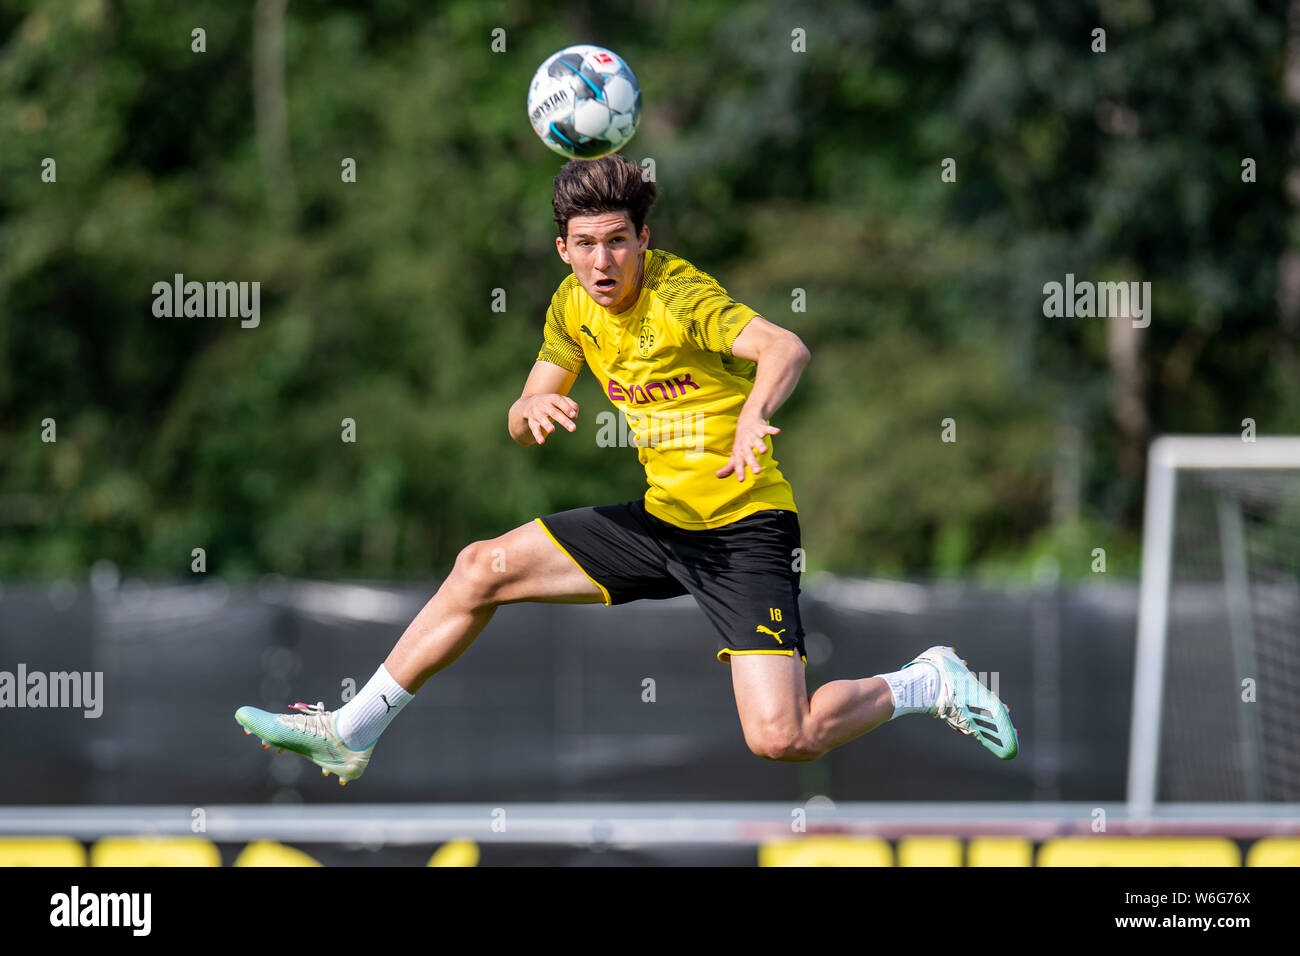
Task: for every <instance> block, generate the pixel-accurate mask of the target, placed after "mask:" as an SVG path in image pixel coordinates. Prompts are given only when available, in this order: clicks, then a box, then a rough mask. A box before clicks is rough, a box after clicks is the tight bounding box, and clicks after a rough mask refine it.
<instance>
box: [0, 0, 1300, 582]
mask: <svg viewBox="0 0 1300 956" xmlns="http://www.w3.org/2000/svg"><path fill="white" fill-rule="evenodd" d="M254 6H255V5H254V4H242V3H229V2H218V0H196V2H186V3H182V4H175V3H170V2H164V0H120V2H108V0H48V2H42V3H17V2H13V0H0V356H3V361H2V362H0V574H3V575H5V576H29V575H30V576H51V575H53V576H59V575H62V576H75V577H81V576H83V575H84V574H85V573H86V570H87V568H88V567H89V566H90V565H91V564H92V563H93V562H94V561H96V560H100V559H108V560H111V561H114V562H116V563H117V564H118V565H119V566H121V567H122V568H123V570H124V571H125V572H128V573H135V574H146V575H151V576H182V575H186V574H188V572H189V562H190V552H191V549H192V548H195V547H203V548H205V549H206V550H207V554H208V560H209V564H208V569H209V571H213V572H217V573H222V574H229V575H235V576H242V575H257V574H262V573H267V572H278V573H283V574H293V575H300V574H310V575H321V576H351V577H395V576H396V577H423V576H428V575H432V574H441V573H443V572H444V571H445V570H446V568H447V567H448V566H449V564H450V562H451V561H452V559H453V558H454V556H455V554H456V552H457V551H458V550H459V548H460V547H462V546H463V545H464V544H465V543H467V542H469V541H470V540H473V539H475V538H481V537H487V536H492V535H495V534H499V533H501V532H503V531H505V530H507V529H508V528H510V527H513V526H515V525H518V524H520V523H523V522H524V521H527V520H528V519H530V518H531V517H533V516H534V515H537V514H545V513H547V512H550V511H555V510H561V509H565V508H570V507H578V506H582V505H588V504H596V503H603V502H609V501H621V500H629V499H631V498H634V497H636V496H637V495H639V494H640V493H641V490H642V488H643V483H644V479H643V477H642V475H641V472H640V469H639V467H638V466H637V463H636V455H635V453H634V451H633V450H631V449H607V448H601V447H598V446H597V444H596V441H595V434H596V413H597V412H599V411H602V410H604V409H605V408H607V407H608V405H607V404H606V403H605V402H604V400H603V398H602V397H601V396H600V395H599V393H598V392H597V390H596V389H595V388H594V383H593V380H592V378H591V376H590V375H587V374H584V376H583V377H582V378H581V379H580V380H579V384H578V386H577V387H576V390H575V398H576V399H577V400H578V401H579V403H580V405H581V407H582V421H583V425H582V427H581V428H580V432H579V434H578V435H576V436H573V437H570V436H565V440H562V441H557V442H555V443H554V444H552V445H548V446H547V447H545V448H544V449H537V448H531V449H521V448H519V447H518V446H516V445H515V444H514V443H513V442H512V441H511V440H510V439H509V437H508V435H507V434H506V428H505V414H506V409H507V408H508V406H509V405H510V403H511V402H512V401H513V400H514V399H515V398H516V397H517V396H518V394H519V390H520V387H521V385H522V383H523V380H524V377H525V376H526V374H527V372H528V370H529V368H530V365H531V362H532V360H533V358H534V356H535V355H536V351H537V348H538V346H539V343H540V335H541V325H542V316H543V310H544V308H545V306H546V304H547V302H548V301H549V297H550V295H551V293H552V291H553V290H554V288H555V286H556V284H557V283H558V282H559V281H560V280H561V278H563V276H564V274H565V266H564V265H563V263H562V262H560V260H559V259H558V257H556V255H555V253H554V251H553V243H554V227H553V224H552V222H551V218H550V181H551V178H552V177H553V176H554V174H555V172H556V171H557V169H558V166H559V161H558V158H557V157H555V156H554V155H553V154H551V153H549V152H547V151H546V150H545V149H544V148H543V147H542V146H541V145H540V144H539V143H538V142H537V140H536V138H535V137H534V136H533V133H532V131H531V129H530V128H529V126H528V123H527V121H526V118H525V115H524V108H523V100H524V94H525V91H526V89H527V84H528V81H529V79H530V78H531V76H532V73H533V71H534V70H535V68H536V67H537V65H538V64H539V63H540V62H541V61H542V60H543V59H544V58H545V57H546V55H548V54H549V53H551V52H553V51H554V50H556V49H559V48H560V47H563V46H566V45H569V44H571V43H575V42H595V43H600V44H602V45H605V46H609V47H611V48H613V49H615V50H617V51H619V52H620V53H621V54H622V55H623V56H624V57H625V58H626V59H627V60H628V62H629V63H630V64H631V65H632V67H633V69H634V70H635V71H636V73H637V75H638V77H639V79H640V81H641V85H642V89H643V95H644V102H645V114H644V118H643V122H642V127H641V129H640V131H639V132H638V134H637V136H636V138H635V139H634V140H633V141H632V143H631V144H630V145H629V146H628V148H627V150H626V154H627V155H628V156H629V157H630V158H632V159H634V160H636V161H640V160H642V159H643V158H644V157H653V158H654V160H655V163H656V174H657V179H658V181H659V185H660V188H661V191H662V199H661V201H660V204H659V206H658V207H657V208H656V210H655V211H654V212H653V213H652V215H651V220H650V223H651V228H652V232H653V236H652V244H653V245H656V246H659V247H662V248H666V249H669V250H671V251H673V252H675V253H677V254H679V255H682V256H685V257H686V258H688V259H690V260H692V261H693V262H695V263H696V264H697V265H699V266H700V267H701V268H704V269H706V270H708V271H710V272H712V273H714V274H715V275H716V276H717V277H718V278H719V280H720V281H721V282H722V283H723V285H724V286H726V287H727V288H728V289H729V290H730V291H731V293H732V294H733V295H734V296H735V297H736V298H737V299H739V300H741V301H743V302H746V303H748V304H750V305H752V306H754V307H755V308H756V309H757V310H758V311H760V312H761V313H762V314H764V315H766V316H767V317H769V318H771V319H772V320H773V321H775V322H777V323H779V324H783V325H787V326H788V327H790V328H793V329H794V330H796V331H797V332H798V333H799V335H800V336H802V337H803V339H804V340H805V341H806V342H807V343H808V345H809V347H810V348H811V350H812V352H813V356H814V357H813V362H812V364H811V365H810V366H809V368H808V370H807V372H806V373H805V376H804V379H803V381H802V383H801V385H800V387H799V389H798V390H797V391H796V393H795V395H794V396H793V397H792V398H791V400H790V402H789V403H788V404H787V406H786V407H785V408H784V409H783V410H782V411H781V412H780V413H779V415H778V417H777V424H779V425H780V426H781V427H782V429H783V433H782V435H781V437H780V438H779V439H778V440H777V442H776V445H777V452H778V457H779V458H780V460H781V464H782V468H783V469H784V470H785V472H786V473H787V475H788V476H789V477H790V479H791V481H792V483H793V485H794V488H795V494H796V500H797V501H798V502H799V504H800V507H801V509H802V511H801V517H802V523H803V528H804V535H805V545H806V547H807V548H808V551H809V564H810V568H829V569H833V570H839V571H846V572H872V573H883V574H941V575H948V574H953V575H955V574H976V575H982V576H984V577H990V576H993V577H1001V578H1006V577H1010V578H1016V577H1020V578H1028V577H1030V576H1032V575H1034V574H1036V573H1038V572H1039V570H1041V568H1042V567H1043V562H1044V561H1045V560H1046V561H1048V562H1049V563H1050V564H1051V566H1052V567H1055V568H1059V571H1060V573H1061V574H1063V575H1066V576H1086V575H1087V574H1088V567H1089V561H1090V557H1089V555H1090V551H1091V549H1092V548H1095V547H1105V548H1107V549H1108V552H1109V553H1110V555H1111V558H1110V561H1109V570H1110V571H1111V572H1112V573H1114V572H1119V573H1125V572H1131V571H1132V570H1133V568H1134V567H1135V559H1136V554H1137V549H1136V542H1137V539H1138V534H1139V518H1140V504H1141V477H1142V476H1141V472H1140V469H1138V470H1136V471H1135V470H1134V468H1133V467H1132V465H1131V463H1130V464H1128V465H1125V464H1124V462H1123V457H1122V447H1121V446H1122V441H1121V439H1120V436H1119V434H1118V432H1117V427H1116V424H1115V421H1114V418H1113V404H1114V400H1115V394H1114V391H1115V384H1114V382H1113V373H1112V370H1111V363H1110V360H1109V359H1108V353H1107V341H1106V335H1105V322H1104V320H1101V319H1045V318H1044V317H1043V315H1042V286H1043V284H1044V283H1045V282H1048V281H1054V280H1055V281H1060V280H1062V279H1063V277H1064V275H1065V274H1066V273H1067V272H1073V273H1074V274H1075V275H1076V276H1078V277H1079V278H1081V279H1094V280H1096V279H1102V278H1108V277H1121V278H1125V279H1130V280H1139V281H1140V280H1149V281H1151V282H1152V283H1153V287H1154V290H1155V291H1154V297H1155V303H1154V310H1155V311H1154V321H1153V323H1152V325H1151V327H1150V328H1149V329H1147V330H1145V331H1144V332H1142V333H1141V343H1140V348H1141V351H1140V362H1141V369H1142V372H1143V393H1142V394H1143V399H1144V401H1145V403H1146V407H1147V411H1148V414H1149V416H1150V423H1151V431H1153V432H1236V431H1238V430H1239V429H1240V422H1241V419H1242V418H1243V417H1247V416H1249V417H1253V418H1255V419H1256V421H1257V422H1258V427H1259V431H1260V434H1270V433H1280V432H1287V431H1295V430H1296V429H1297V428H1298V427H1300V383H1298V382H1297V381H1296V380H1295V376H1291V375H1287V374H1285V373H1284V370H1286V369H1295V368H1296V367H1297V366H1296V364H1295V358H1296V354H1295V353H1296V337H1295V331H1294V330H1290V331H1288V330H1286V329H1284V328H1282V326H1281V324H1280V323H1279V321H1278V318H1277V305H1276V299H1277V293H1276V288H1277V264H1278V260H1279V258H1280V256H1281V255H1282V254H1283V252H1284V251H1285V250H1286V248H1287V245H1288V238H1289V233H1288V229H1289V226H1290V224H1291V213H1290V212H1289V210H1288V205H1287V202H1286V198H1285V190H1284V181H1285V178H1286V176H1287V174H1288V172H1289V163H1290V162H1291V152H1290V144H1291V142H1292V140H1293V137H1294V135H1295V132H1296V127H1295V117H1294V116H1293V114H1292V112H1291V111H1290V109H1289V108H1288V107H1287V104H1286V103H1285V101H1284V99H1283V92H1282V69H1283V65H1284V50H1285V45H1286V27H1285V5H1284V4H1282V3H1280V2H1274V3H1265V2H1244V0H1224V2H1221V3H1217V4H1209V5H1199V4H1198V5H1192V6H1191V7H1189V8H1183V7H1180V6H1178V5H1174V4H1156V3H1148V2H1142V0H1131V2H1130V0H1125V2H1114V3H1111V2H1108V3H1104V4H1102V5H1101V7H1100V9H1098V8H1097V7H1096V6H1094V5H1091V4H1084V5H1077V6H1076V5H1072V4H1033V3H1027V2H1017V0H1011V2H1005V3H1004V2H998V3H994V2H968V0H932V2H924V3H923V2H919V0H902V2H897V3H891V4H870V5H860V4H853V3H843V4H833V3H812V4H806V3H798V4H795V3H782V2H776V0H773V2H755V3H749V4H741V5H736V4H732V3H728V2H722V0H694V2H692V3H690V4H671V5H670V4H669V3H668V2H667V0H642V2H631V3H626V4H621V5H617V6H614V7H611V6H610V5H609V4H606V3H602V4H595V3H572V4H567V5H565V6H563V7H562V8H557V7H556V6H555V5H553V4H550V3H538V2H523V0H519V2H509V0H488V2H483V0H451V2H445V3H441V4H430V3H428V2H415V0H382V2H381V0H375V2H370V3H358V4H352V5H347V4H338V3H331V2H324V0H317V2H306V0H292V2H290V3H289V5H288V12H287V19H286V24H285V60H286V70H285V84H286V90H287V101H288V130H287V133H288V143H289V154H290V159H291V164H292V165H291V168H292V174H293V182H292V189H290V184H288V183H284V182H277V181H274V180H273V178H272V176H271V174H269V173H268V172H267V169H268V168H273V167H267V166H264V164H263V161H262V155H261V153H260V151H259V144H258V139H257V135H256V134H257V123H256V118H255V99H254V93H253V75H254V67H253V56H254V44H253V34H254V15H253V9H254ZM1096 26H1102V27H1104V28H1105V29H1106V30H1107V45H1108V51H1107V52H1106V53H1104V54H1097V53H1093V52H1092V51H1091V49H1090V44H1091V31H1092V30H1093V29H1094V27H1096ZM196 27H202V28H203V29H204V30H205V31H206V43H207V51H206V52H205V53H195V52H191V48H190V46H191V31H192V30H193V29H194V28H196ZM497 27H501V28H503V29H504V30H505V31H506V38H507V49H506V51H505V52H504V53H494V52H492V50H491V31H492V30H493V29H494V28H497ZM795 28H799V29H802V30H804V31H805V32H806V37H807V50H808V52H807V53H806V54H799V53H794V52H792V51H791V31H792V30H793V29H795ZM1248 156H1249V157H1253V158H1255V159H1256V160H1257V162H1258V182H1256V183H1253V184H1245V183H1242V181H1241V175H1240V164H1241V160H1242V158H1243V157H1248ZM45 157H52V158H54V159H55V160H56V162H57V172H58V181H57V183H54V184H50V183H44V182H42V181H41V178H40V172H41V162H42V160H43V159H44V158H45ZM344 157H352V158H354V159H355V160H356V164H357V181H356V182H355V183H345V182H343V181H342V180H341V176H340V169H341V162H342V160H343V159H344ZM945 157H952V158H954V159H955V160H956V162H957V167H956V168H957V181H956V182H955V183H944V182H941V180H940V175H939V174H940V163H941V162H942V160H943V159H944V158H945ZM176 273H183V274H184V275H185V277H186V278H187V279H197V280H199V281H207V280H223V281H225V280H234V281H245V280H246V281H252V280H257V281H260V282H261V291H262V300H261V307H262V320H261V324H260V326H259V327H258V328H256V329H242V328H240V326H239V322H238V320H237V319H195V318H190V319H184V318H177V319H166V318H155V317H154V316H153V314H152V311H151V307H152V302H153V294H152V291H151V289H152V286H153V284H154V283H155V282H158V281H166V280H170V278H171V277H172V276H173V275H174V274H176ZM498 288H500V289H504V290H505V293H506V296H507V309H506V311H505V312H504V313H500V312H494V311H492V309H491V301H492V295H493V290H494V289H498ZM796 288H798V289H803V290H805V293H806V297H807V310H806V311H805V312H794V311H792V307H791V303H792V301H793V300H792V290H794V289H796ZM47 417H48V418H53V419H55V420H56V422H57V429H58V431H57V436H58V440H57V442H56V443H53V444H49V443H43V442H42V441H41V440H40V434H41V427H42V426H41V422H42V420H43V419H45V418H47ZM949 417H951V418H953V419H955V420H956V422H957V441H956V442H955V443H951V444H948V443H943V442H941V441H940V440H939V434H940V427H941V426H940V422H941V420H942V419H945V418H949ZM344 418H353V419H355V420H356V422H357V441H356V443H355V444H346V443H343V442H342V441H341V440H340V433H341V424H340V423H341V421H342V419H344ZM1063 430H1071V433H1072V434H1077V435H1079V436H1081V438H1082V441H1081V443H1080V447H1081V449H1082V451H1081V453H1080V454H1079V455H1077V456H1074V457H1073V458H1070V457H1068V456H1066V457H1063V456H1062V455H1061V454H1060V449H1061V447H1062V442H1061V435H1062V434H1063V433H1064V432H1063ZM1063 470H1064V471H1063ZM1063 481H1064V483H1065V485H1070V483H1071V482H1073V486H1075V487H1077V489H1078V494H1077V496H1076V499H1077V500H1074V501H1070V502H1067V506H1066V507H1065V508H1064V510H1063V507H1062V505H1061V502H1060V501H1058V500H1057V496H1059V491H1058V490H1056V489H1059V487H1060V486H1061V485H1062V482H1063Z"/></svg>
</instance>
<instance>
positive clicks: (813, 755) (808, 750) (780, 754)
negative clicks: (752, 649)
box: [730, 654, 894, 760]
mask: <svg viewBox="0 0 1300 956" xmlns="http://www.w3.org/2000/svg"><path fill="white" fill-rule="evenodd" d="M730 662H731V684H732V687H733V688H734V690H735V693H736V709H737V710H738V711H739V713H740V726H741V728H742V730H743V731H744V733H745V743H746V744H748V745H749V749H750V750H752V751H753V752H754V753H755V754H757V755H758V756H760V757H766V758H768V759H769V760H816V759H817V758H818V757H820V756H821V755H822V754H824V753H826V751H828V750H830V749H831V748H832V747H838V746H839V745H840V744H843V743H848V742H849V741H850V740H852V739H853V738H855V737H860V736H862V735H863V734H865V733H866V732H867V731H869V730H871V729H873V728H875V727H878V726H880V725H881V724H883V723H884V722H885V721H887V720H889V718H890V717H891V716H892V715H893V712H894V701H893V695H892V692H891V691H890V689H889V684H888V683H886V682H885V680H884V678H882V677H865V678H862V679H861V680H836V681H831V682H830V683H828V684H823V685H822V686H821V687H819V688H817V691H816V693H814V694H813V696H812V699H811V700H809V699H808V689H807V685H806V684H805V682H804V663H803V661H802V660H801V659H800V658H799V657H798V656H796V655H790V656H788V657H786V656H777V655H768V654H746V655H739V654H735V655H732V656H731V658H730Z"/></svg>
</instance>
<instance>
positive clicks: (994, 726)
mask: <svg viewBox="0 0 1300 956" xmlns="http://www.w3.org/2000/svg"><path fill="white" fill-rule="evenodd" d="M918 661H925V662H926V663H927V664H931V665H933V667H934V668H935V669H936V670H937V671H938V672H939V698H938V700H937V701H936V702H935V706H934V708H933V709H932V710H931V711H929V713H930V714H932V715H933V716H935V717H938V718H939V719H940V720H943V721H945V722H946V723H947V724H948V726H949V727H951V728H952V729H953V730H956V731H957V732H959V733H963V734H965V735H966V736H967V737H974V738H975V739H976V740H978V741H979V742H980V743H981V744H983V745H984V746H985V747H986V748H987V749H988V750H990V751H992V752H993V753H994V754H996V755H997V756H998V757H1000V758H1002V759H1003V760H1010V759H1011V758H1013V757H1014V756H1015V755H1016V754H1018V753H1019V752H1020V736H1019V734H1017V733H1016V728H1015V725H1014V724H1012V723H1011V713H1010V711H1008V710H1007V707H1006V705H1005V704H1003V703H1002V701H1001V700H999V699H998V695H997V694H995V693H993V691H991V690H989V689H988V688H987V687H985V686H984V685H983V684H981V683H980V682H979V681H978V680H977V679H976V677H975V675H974V674H972V673H971V672H970V669H969V668H968V667H967V666H966V662H965V661H963V660H962V659H961V658H960V657H958V656H957V654H956V652H955V651H954V650H953V649H952V648H951V647H942V646H937V647H931V648H930V649H929V650H926V651H923V652H922V653H920V654H918V655H917V656H916V657H915V658H913V659H912V660H911V661H909V662H908V663H906V664H904V665H903V666H904V667H905V668H906V667H911V666H912V665H913V664H915V663H917V662H918Z"/></svg>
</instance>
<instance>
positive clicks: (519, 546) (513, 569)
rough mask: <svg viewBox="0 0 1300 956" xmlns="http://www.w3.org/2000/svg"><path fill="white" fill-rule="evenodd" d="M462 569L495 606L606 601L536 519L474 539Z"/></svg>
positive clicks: (462, 560)
mask: <svg viewBox="0 0 1300 956" xmlns="http://www.w3.org/2000/svg"><path fill="white" fill-rule="evenodd" d="M457 563H458V565H463V566H464V568H465V573H466V574H467V575H469V576H470V577H471V578H472V580H473V581H474V582H475V584H476V586H477V587H479V588H480V589H485V590H490V592H491V596H492V600H493V601H494V602H495V603H499V604H507V603H510V602H514V601H549V602H554V603H559V604H599V603H602V602H603V601H604V599H605V597H604V595H603V594H602V593H601V590H600V588H598V587H597V586H596V585H595V584H594V583H593V582H592V580H591V578H589V577H587V575H586V574H585V573H584V572H583V570H582V569H581V568H580V567H578V565H577V564H575V563H574V561H573V559H572V558H571V557H569V556H568V555H567V554H566V553H565V552H564V551H563V550H562V549H561V548H560V547H559V545H557V544H556V543H555V541H554V540H553V539H552V538H551V536H550V535H548V534H547V533H546V532H545V531H544V530H543V529H542V527H541V526H540V525H539V524H537V522H535V521H530V522H528V524H524V525H520V526H519V527H518V528H515V529H513V530H511V531H507V532H506V533H505V534H503V535H501V536H500V537H496V538H491V539H488V540H486V541H476V542H474V544H472V545H470V547H469V548H467V549H466V550H465V551H464V552H462V553H461V558H460V559H458V562H457Z"/></svg>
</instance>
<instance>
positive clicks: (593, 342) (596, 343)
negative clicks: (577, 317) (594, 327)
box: [582, 325, 600, 348]
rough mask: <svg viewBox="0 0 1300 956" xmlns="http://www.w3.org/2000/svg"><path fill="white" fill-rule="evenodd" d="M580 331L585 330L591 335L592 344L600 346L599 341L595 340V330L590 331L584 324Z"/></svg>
mask: <svg viewBox="0 0 1300 956" xmlns="http://www.w3.org/2000/svg"><path fill="white" fill-rule="evenodd" d="M582 331H584V332H586V333H587V334H588V335H590V336H591V342H592V344H593V345H595V346H596V347H597V348H599V347H600V343H599V342H597V341H596V333H595V332H593V331H591V329H589V328H587V327H586V326H585V325H584V326H583V327H582Z"/></svg>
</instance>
